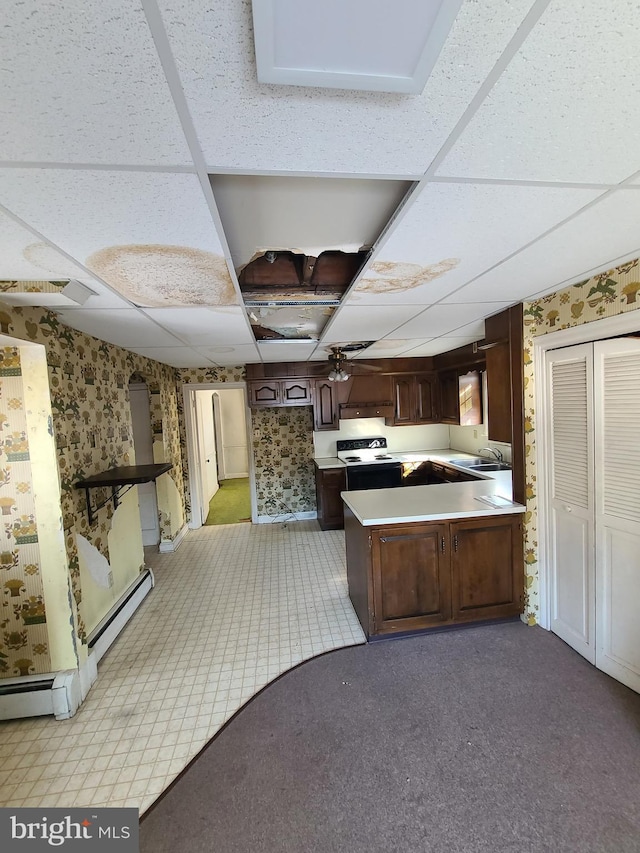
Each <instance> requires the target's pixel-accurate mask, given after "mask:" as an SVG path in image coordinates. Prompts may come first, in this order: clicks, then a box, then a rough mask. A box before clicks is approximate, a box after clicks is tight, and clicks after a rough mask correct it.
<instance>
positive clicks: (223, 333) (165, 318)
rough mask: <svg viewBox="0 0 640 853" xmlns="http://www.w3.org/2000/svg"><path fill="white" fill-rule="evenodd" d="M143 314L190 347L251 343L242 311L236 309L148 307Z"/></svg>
mask: <svg viewBox="0 0 640 853" xmlns="http://www.w3.org/2000/svg"><path fill="white" fill-rule="evenodd" d="M144 313H145V314H147V315H148V316H149V317H151V318H152V319H153V320H155V321H156V323H157V324H158V325H159V326H162V327H163V328H164V329H167V331H169V332H171V333H173V334H175V335H177V337H179V338H180V339H181V340H182V341H184V342H185V343H186V344H190V345H191V346H198V347H201V346H216V345H217V344H224V345H229V344H252V343H253V335H252V334H251V330H250V328H249V324H248V323H247V320H246V317H245V314H244V310H243V309H242V308H240V307H237V306H220V307H219V308H205V309H202V308H148V309H146V310H145V312H144Z"/></svg>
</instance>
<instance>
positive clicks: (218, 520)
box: [205, 477, 251, 524]
mask: <svg viewBox="0 0 640 853" xmlns="http://www.w3.org/2000/svg"><path fill="white" fill-rule="evenodd" d="M239 521H251V496H250V494H249V478H248V477H235V478H233V479H232V480H221V481H220V488H219V489H218V491H217V492H216V493H215V495H214V496H213V497H212V498H211V501H210V502H209V515H208V516H207V520H206V521H205V524H237V523H238V522H239Z"/></svg>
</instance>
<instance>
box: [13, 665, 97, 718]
mask: <svg viewBox="0 0 640 853" xmlns="http://www.w3.org/2000/svg"><path fill="white" fill-rule="evenodd" d="M80 701H81V688H80V676H79V673H78V670H75V669H69V670H64V671H62V672H54V673H51V674H50V675H44V676H43V675H39V676H38V675H27V676H24V677H22V678H7V679H3V680H2V682H0V720H17V719H20V718H21V717H41V716H44V715H53V716H55V717H56V718H57V719H58V720H65V719H67V718H68V717H72V716H73V714H75V712H76V710H77V709H78V706H79V704H80Z"/></svg>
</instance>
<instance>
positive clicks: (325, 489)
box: [316, 468, 347, 530]
mask: <svg viewBox="0 0 640 853" xmlns="http://www.w3.org/2000/svg"><path fill="white" fill-rule="evenodd" d="M346 488H347V484H346V473H345V469H344V468H327V469H325V470H323V471H321V470H319V469H316V501H317V508H318V524H319V525H320V528H321V529H322V530H341V529H342V528H343V527H344V504H343V503H342V498H341V497H340V492H344V491H345V489H346Z"/></svg>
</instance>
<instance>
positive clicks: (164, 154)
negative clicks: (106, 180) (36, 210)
mask: <svg viewBox="0 0 640 853" xmlns="http://www.w3.org/2000/svg"><path fill="white" fill-rule="evenodd" d="M2 17H3V21H2V48H1V49H2V86H3V94H2V104H3V112H4V117H3V120H2V122H0V160H13V161H16V160H18V161H25V160H34V161H44V162H60V163H72V162H80V163H83V162H84V163H113V164H116V163H118V164H169V163H170V164H189V163H190V157H189V151H188V149H187V146H186V142H185V139H184V136H183V133H182V129H181V126H180V123H179V121H178V116H177V114H176V111H175V108H174V106H173V102H172V100H171V97H170V94H169V90H168V88H167V85H166V81H165V78H164V75H163V73H162V68H161V65H160V62H159V59H158V56H157V54H156V51H155V47H154V44H153V41H152V39H151V34H150V32H149V28H148V26H147V22H146V19H145V17H144V14H143V12H142V8H141V6H140V5H139V4H138V3H133V2H130V0H109V2H108V3H87V2H83V0H65V2H64V3H60V2H56V0H41V2H37V3H34V2H24V0H22V2H21V0H5V2H4V3H3V4H2Z"/></svg>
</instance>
